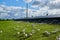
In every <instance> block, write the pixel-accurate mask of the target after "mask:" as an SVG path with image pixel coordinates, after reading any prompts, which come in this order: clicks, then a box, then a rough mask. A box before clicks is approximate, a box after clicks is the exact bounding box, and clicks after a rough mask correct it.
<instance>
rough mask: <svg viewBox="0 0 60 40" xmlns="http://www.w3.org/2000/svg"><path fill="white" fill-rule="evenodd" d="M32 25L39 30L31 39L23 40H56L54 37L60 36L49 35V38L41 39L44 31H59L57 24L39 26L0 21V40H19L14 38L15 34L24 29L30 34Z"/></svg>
mask: <svg viewBox="0 0 60 40" xmlns="http://www.w3.org/2000/svg"><path fill="white" fill-rule="evenodd" d="M32 24H34V25H35V27H36V28H39V29H41V30H40V31H37V32H36V33H35V34H33V35H32V36H31V37H29V38H27V39H25V40H56V36H58V35H59V34H60V32H58V33H57V34H51V35H50V36H49V37H43V36H42V33H43V32H44V31H46V30H47V31H49V32H51V31H53V30H55V29H60V25H57V24H55V25H54V24H40V23H30V22H22V21H0V31H1V30H2V33H0V40H20V38H18V37H17V36H14V35H15V34H16V33H17V32H20V31H22V30H23V29H25V28H26V32H28V33H29V32H31V30H32Z"/></svg>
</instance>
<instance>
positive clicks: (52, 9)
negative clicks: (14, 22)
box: [0, 0, 60, 19]
mask: <svg viewBox="0 0 60 40" xmlns="http://www.w3.org/2000/svg"><path fill="white" fill-rule="evenodd" d="M28 9H29V11H28V12H29V13H28V16H29V17H32V16H33V17H38V16H39V17H40V16H46V14H47V13H48V14H49V15H56V14H60V0H33V1H32V2H30V3H29V8H28ZM24 17H26V3H25V2H24V1H23V0H0V18H1V19H12V18H15V19H16V18H24Z"/></svg>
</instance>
